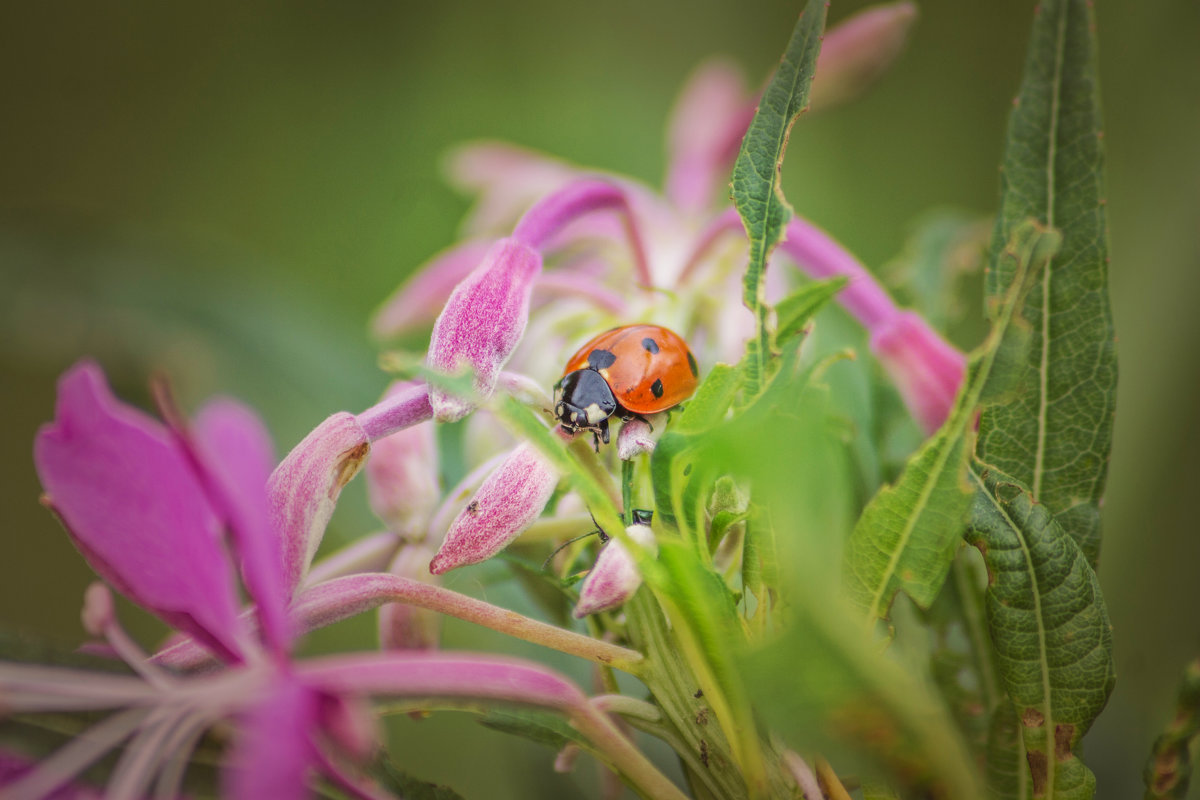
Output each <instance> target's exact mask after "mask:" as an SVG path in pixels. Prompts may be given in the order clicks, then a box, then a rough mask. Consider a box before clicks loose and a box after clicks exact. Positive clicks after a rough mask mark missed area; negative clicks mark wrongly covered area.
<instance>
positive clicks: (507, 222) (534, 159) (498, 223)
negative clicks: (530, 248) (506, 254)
mask: <svg viewBox="0 0 1200 800" xmlns="http://www.w3.org/2000/svg"><path fill="white" fill-rule="evenodd" d="M446 172H447V177H448V178H449V179H450V182H451V183H452V184H453V185H454V186H455V187H456V188H458V189H460V190H461V191H463V192H464V193H467V194H472V195H475V196H476V198H477V200H476V204H475V207H474V208H473V209H471V212H470V214H469V215H468V218H467V221H466V222H465V223H464V224H463V229H464V230H465V231H466V232H467V233H468V234H471V235H480V234H492V235H496V234H499V233H501V232H503V231H506V230H511V229H512V226H513V224H515V223H516V221H517V219H519V218H520V216H521V214H522V213H524V212H525V209H527V208H529V206H531V205H532V204H533V203H535V202H536V201H537V199H538V198H539V197H544V196H545V195H547V194H548V193H550V192H552V191H554V190H555V189H557V188H559V187H560V186H562V185H563V184H565V183H566V182H567V181H569V180H571V178H573V177H575V176H577V175H578V174H579V169H578V168H577V167H575V166H572V165H570V164H567V163H566V162H564V161H560V160H558V159H555V158H550V157H549V156H546V155H543V154H542V153H538V152H535V151H533V150H526V149H524V148H521V147H517V146H515V145H511V144H508V143H507V142H486V141H485V142H473V143H471V144H466V145H463V146H461V147H458V148H456V149H455V150H453V151H452V152H451V153H450V155H449V157H448V158H447V159H446Z"/></svg>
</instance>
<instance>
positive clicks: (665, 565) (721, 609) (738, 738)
mask: <svg viewBox="0 0 1200 800" xmlns="http://www.w3.org/2000/svg"><path fill="white" fill-rule="evenodd" d="M652 567H653V569H652V570H649V571H653V572H661V575H659V576H658V577H657V579H656V580H654V581H653V582H652V585H653V586H654V587H655V596H656V597H657V598H658V600H659V602H660V603H662V605H663V607H664V608H666V609H667V611H668V618H669V619H670V620H671V623H672V625H673V626H674V628H675V630H676V632H677V634H678V636H679V641H680V643H681V644H682V645H683V649H684V652H685V654H686V656H687V660H688V663H689V664H690V665H691V667H692V669H693V671H694V673H695V675H696V678H697V680H698V681H699V682H700V688H701V689H702V690H703V691H704V696H705V697H706V698H707V699H708V702H709V703H710V704H711V705H712V709H713V712H714V713H715V714H716V717H717V719H718V720H719V721H720V724H721V727H722V728H723V729H724V731H725V735H726V737H727V738H728V740H729V742H730V745H731V748H732V750H733V755H734V758H735V759H736V760H737V762H738V764H739V765H740V767H741V768H742V771H743V773H744V775H745V777H746V782H747V783H748V784H749V785H750V786H752V787H753V786H755V785H759V786H765V785H766V773H765V767H764V765H763V761H762V751H761V746H760V744H759V741H758V733H757V728H756V727H755V720H754V713H753V711H752V709H751V707H750V699H749V696H748V695H747V693H746V685H745V681H744V680H743V678H742V675H741V672H740V669H739V667H738V662H737V660H736V659H735V654H736V653H738V652H740V651H742V650H744V649H745V647H746V641H745V636H744V635H743V634H742V631H741V626H740V622H739V620H738V616H737V610H736V608H735V606H734V602H733V596H732V595H731V594H730V593H729V589H728V588H727V587H726V586H725V582H724V581H723V580H721V577H720V576H719V575H717V574H716V573H715V572H713V571H712V570H711V569H709V568H708V566H707V565H706V564H704V563H703V562H702V561H700V559H699V557H698V556H697V555H696V553H695V552H694V551H693V550H692V549H691V548H690V547H688V546H687V545H685V544H684V543H683V542H680V541H678V540H667V541H662V542H660V543H659V553H658V561H657V562H656V563H654V564H653V565H652ZM648 582H650V581H649V580H648ZM664 587H665V588H664Z"/></svg>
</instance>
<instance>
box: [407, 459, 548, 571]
mask: <svg viewBox="0 0 1200 800" xmlns="http://www.w3.org/2000/svg"><path fill="white" fill-rule="evenodd" d="M557 484H558V472H557V471H555V469H554V468H553V467H552V466H551V465H550V463H549V462H548V461H546V459H545V458H543V457H542V455H541V454H540V453H539V452H538V451H537V448H535V447H534V446H533V445H531V444H529V443H528V442H526V443H525V444H522V445H520V446H518V447H517V449H516V450H514V451H513V452H512V453H511V454H510V455H509V456H508V458H506V459H505V460H504V462H503V463H502V464H501V465H500V466H499V467H498V468H497V469H496V471H495V472H493V473H492V474H491V475H489V476H488V478H487V480H485V481H484V482H483V485H482V486H480V487H479V491H478V492H477V493H476V494H475V497H474V498H473V499H472V500H471V502H470V503H468V504H467V507H466V508H464V509H463V510H462V512H461V513H459V515H458V517H457V518H455V520H454V522H453V523H452V524H451V525H450V530H449V531H448V532H447V533H446V541H444V542H443V543H442V546H441V548H440V549H439V550H438V552H437V555H436V556H434V557H433V561H431V562H430V564H429V571H430V572H432V573H433V574H434V575H440V574H441V573H443V572H446V571H448V570H452V569H454V568H455V567H461V566H465V565H467V564H477V563H478V562H480V561H484V560H486V559H488V558H491V557H492V556H494V555H496V553H499V552H500V551H501V550H503V549H504V548H505V547H506V546H507V545H508V543H509V542H511V541H512V540H513V539H515V538H517V537H518V536H520V535H521V533H522V532H523V531H524V530H525V529H526V528H528V527H529V526H530V525H532V524H533V521H534V520H536V519H537V518H538V516H539V515H540V514H541V513H542V509H543V508H545V507H546V502H547V501H548V500H549V499H550V495H551V494H553V493H554V487H555V486H556V485H557Z"/></svg>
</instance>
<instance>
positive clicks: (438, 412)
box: [428, 239, 542, 422]
mask: <svg viewBox="0 0 1200 800" xmlns="http://www.w3.org/2000/svg"><path fill="white" fill-rule="evenodd" d="M541 271H542V256H541V254H540V253H538V252H537V251H536V250H534V249H533V248H532V247H530V246H529V245H526V244H523V243H521V242H519V241H517V240H515V239H501V240H500V241H499V242H497V243H496V244H495V245H493V246H492V249H491V250H489V251H488V254H487V256H486V257H485V258H484V260H483V263H481V264H480V265H479V266H478V267H477V268H476V269H475V270H474V271H473V272H472V273H471V274H470V275H469V276H467V279H466V280H464V281H463V282H462V283H460V284H459V285H458V288H456V289H455V290H454V293H453V294H452V295H451V296H450V300H449V301H448V302H447V303H446V307H445V308H444V309H443V310H442V313H441V316H439V317H438V319H437V322H436V323H435V324H434V326H433V336H432V337H431V339H430V342H429V357H428V363H429V366H431V367H433V368H434V369H437V370H440V371H442V372H446V373H453V372H457V371H458V370H460V369H462V368H463V367H469V368H470V369H472V370H474V371H475V388H476V391H478V392H479V394H480V395H482V396H483V397H488V396H490V395H491V393H492V390H493V389H494V388H495V385H496V377H497V376H498V375H499V374H500V369H501V368H502V367H503V366H504V364H505V362H507V361H508V358H509V356H511V355H512V351H513V350H514V349H515V348H516V346H517V344H518V343H520V341H521V334H523V333H524V332H525V324H526V322H528V320H529V295H530V292H531V290H532V286H533V280H534V278H536V277H537V276H538V274H539V273H540V272H541ZM429 402H430V404H431V405H432V407H433V413H434V416H435V417H436V418H437V419H438V420H439V421H442V422H453V421H454V420H458V419H462V418H463V417H465V416H466V415H467V414H468V413H470V412H471V410H472V408H473V406H472V404H471V403H470V402H469V401H467V400H465V399H463V398H459V397H454V396H452V395H448V394H446V393H445V392H443V391H441V390H439V389H434V388H432V387H431V388H430V390H429Z"/></svg>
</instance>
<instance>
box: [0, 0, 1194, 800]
mask: <svg viewBox="0 0 1200 800" xmlns="http://www.w3.org/2000/svg"><path fill="white" fill-rule="evenodd" d="M800 5H801V4H800V3H799V2H780V1H779V0H769V1H768V0H763V1H762V2H756V3H751V4H742V3H731V2H725V3H719V2H713V1H712V0H696V1H695V2H691V3H669V2H658V3H646V2H642V1H640V0H608V1H607V2H604V3H586V4H585V3H561V2H555V0H533V1H531V2H522V3H512V4H498V3H489V2H483V1H482V0H465V1H464V2H459V3H443V4H419V5H418V4H415V3H403V2H398V3H384V2H349V3H325V2H311V1H310V0H296V1H295V2H291V3H287V4H282V3H257V4H247V3H241V2H232V0H214V2H209V3H205V4H197V5H193V6H184V5H183V4H164V3H156V2H148V1H147V2H140V3H139V2H117V3H104V4H99V3H85V2H73V3H72V2H66V3H28V4H17V3H5V4H3V5H2V6H0V420H2V427H0V431H2V432H0V508H2V509H3V522H2V523H0V628H3V629H5V630H10V631H16V632H20V633H24V634H31V635H36V636H39V637H45V638H48V639H51V640H56V641H59V642H62V643H65V644H68V645H73V644H74V643H75V642H77V641H78V637H79V633H80V632H79V628H78V608H79V605H80V595H81V592H82V590H83V588H84V587H85V585H86V584H87V582H88V580H89V572H88V570H87V569H86V567H85V566H84V565H83V562H82V560H81V559H80V558H79V557H78V556H77V554H76V553H75V552H74V550H73V549H72V548H71V546H70V544H69V543H68V542H67V540H66V537H65V536H64V535H63V534H62V533H61V531H60V530H59V528H58V526H57V525H56V524H55V523H54V522H53V521H52V520H51V518H50V517H49V515H48V514H47V513H45V511H43V510H42V509H41V508H40V507H39V506H38V504H37V496H38V492H39V489H38V485H37V481H36V478H35V476H34V473H33V469H32V466H31V461H30V449H31V441H32V438H33V435H34V432H35V430H36V428H37V426H38V425H39V424H41V423H42V422H44V421H46V420H48V419H49V418H50V417H51V415H52V409H53V385H54V380H55V377H56V375H57V374H58V373H59V372H60V371H61V370H62V369H64V368H65V367H66V366H67V365H69V364H70V363H72V362H73V361H74V360H76V359H77V358H79V357H80V356H81V355H84V354H90V355H93V356H95V357H97V358H99V359H100V360H101V361H102V362H103V364H104V365H105V367H106V368H107V369H108V370H109V372H110V374H111V376H112V378H113V381H114V383H115V384H116V385H117V389H118V392H119V393H121V394H122V395H123V396H125V397H127V398H131V399H133V400H135V401H138V402H145V400H146V392H145V389H144V386H145V383H144V380H145V377H146V376H147V375H148V374H150V373H151V372H152V371H156V370H159V371H165V372H166V373H168V374H169V375H170V376H171V377H172V379H173V380H174V381H175V383H176V386H177V390H178V393H179V394H180V396H181V398H182V399H183V402H184V404H185V405H191V406H194V405H195V404H196V403H197V402H198V401H200V400H201V399H202V398H204V397H205V396H207V395H209V394H212V393H214V392H225V393H231V394H234V395H237V396H240V397H242V398H244V399H245V400H248V401H249V402H251V403H253V404H255V405H256V406H257V407H259V408H260V409H261V410H262V412H263V414H264V416H265V417H266V419H267V421H268V423H269V425H270V426H271V428H272V431H273V433H274V434H275V436H276V440H277V442H278V445H279V447H280V449H281V450H286V449H287V448H288V447H290V446H291V444H292V443H294V442H295V441H297V440H298V439H299V438H301V437H302V436H303V435H304V433H305V432H306V431H307V430H308V429H309V428H311V427H312V426H313V425H314V424H315V423H316V422H318V421H319V420H320V419H322V418H324V416H325V415H327V414H329V413H331V412H333V411H336V410H339V409H352V410H357V409H361V408H364V407H365V406H367V405H368V404H369V403H370V402H372V400H373V399H374V398H375V397H376V396H377V395H378V393H379V391H380V390H381V388H382V387H383V385H384V383H385V378H384V377H383V376H382V375H381V373H379V372H378V370H377V369H376V366H375V357H376V351H375V348H374V346H373V345H372V344H371V342H370V341H369V337H368V335H367V332H366V322H365V321H366V319H367V317H368V315H369V313H370V312H371V311H372V309H373V308H374V307H375V306H376V305H377V304H378V303H379V302H380V301H381V299H382V298H383V297H384V296H385V295H386V294H387V293H388V292H390V291H391V290H392V288H394V286H396V285H397V284H398V282H399V281H400V280H401V279H402V278H403V276H404V275H405V274H406V273H407V272H409V271H410V270H412V269H413V268H414V267H415V266H417V265H418V264H420V263H421V262H422V261H424V260H425V259H426V258H427V257H428V256H429V255H431V254H432V253H434V252H435V251H437V250H439V249H441V248H443V247H445V246H447V245H448V244H450V243H451V242H452V241H453V240H454V238H455V232H456V228H457V225H458V223H459V221H460V219H461V217H462V215H463V213H464V212H465V210H466V209H467V203H466V201H465V200H464V199H463V198H461V197H459V196H457V195H456V194H455V193H454V192H453V191H452V190H450V189H449V188H447V187H446V185H445V184H444V183H443V182H442V180H441V174H440V163H441V162H440V159H441V157H442V156H443V154H444V153H445V152H446V150H447V149H448V148H449V147H450V146H451V145H454V144H455V143H459V142H462V141H465V140H471V139H480V138H497V139H505V140H509V141H512V142H515V143H518V144H521V145H525V146H528V147H531V148H537V149H542V150H545V151H548V152H550V153H553V154H556V155H558V156H560V157H563V158H566V159H569V160H571V161H575V162H578V163H581V164H585V165H590V166H594V167H599V168H603V169H608V170H614V171H620V172H625V173H628V174H630V175H633V176H635V177H637V178H640V179H643V180H645V181H647V182H650V183H653V184H656V183H658V181H659V180H660V177H661V175H662V173H663V170H664V158H663V146H662V145H663V136H664V124H665V121H666V119H667V114H668V112H669V110H670V108H671V105H672V101H673V98H674V96H675V93H676V91H677V89H678V88H679V86H680V85H681V84H682V82H683V80H684V79H685V77H686V76H687V74H688V73H689V71H690V70H691V69H693V68H694V67H695V66H696V65H697V64H699V63H700V62H702V61H703V60H705V59H706V58H709V57H711V56H714V55H725V56H727V57H729V58H731V59H733V60H734V61H735V62H737V63H739V64H740V65H742V67H743V68H744V69H745V71H746V74H747V76H748V81H749V82H750V84H752V85H755V84H758V83H759V82H760V81H761V80H763V79H764V78H765V77H766V76H767V74H768V73H769V72H770V70H771V69H772V67H773V65H774V63H775V62H776V60H777V58H778V56H779V53H780V52H781V51H782V48H783V46H784V44H785V42H786V39H787V36H788V33H789V32H790V29H791V26H792V24H793V22H794V20H795V16H796V14H797V13H798V11H799V7H800ZM863 5H865V4H864V3H862V2H858V1H857V0H854V1H851V0H835V2H834V3H833V5H832V7H831V9H830V16H831V20H834V21H836V20H838V19H841V18H843V17H845V16H846V15H848V14H849V13H851V12H852V11H854V10H856V9H858V8H861V7H862V6H863ZM1032 5H1033V4H1032V2H1019V3H961V2H957V0H926V1H925V2H922V3H921V4H920V7H921V18H920V20H919V21H918V23H917V26H916V28H915V29H914V32H913V37H912V41H911V43H910V46H909V48H908V50H907V51H906V53H905V54H904V55H903V56H902V57H901V59H900V60H899V61H898V63H897V64H896V66H895V68H894V69H893V71H892V72H891V73H890V74H889V75H888V76H887V77H886V78H885V79H884V80H883V81H881V82H880V83H879V84H878V85H877V86H876V87H875V88H874V89H873V90H872V91H871V92H870V93H869V94H868V95H867V96H865V97H864V98H862V99H861V100H859V101H858V102H856V103H855V104H853V105H850V106H845V107H842V108H838V109H836V110H831V111H829V112H827V113H823V114H813V115H811V116H807V117H805V118H803V119H802V120H801V122H800V123H799V124H798V125H797V127H796V128H795V130H794V132H793V136H792V144H791V148H790V151H789V158H788V161H787V165H786V169H785V187H786V190H787V194H788V197H789V199H790V200H791V201H792V203H793V204H794V205H795V207H796V208H797V209H798V210H799V211H800V212H802V213H804V214H806V215H807V216H809V217H810V218H812V219H813V220H815V221H816V222H818V223H819V224H821V225H822V226H824V227H826V228H827V229H828V230H830V231H831V232H833V233H834V234H835V235H836V236H838V237H839V238H840V239H841V240H842V241H843V242H844V243H846V244H847V245H848V246H849V247H851V248H852V249H853V250H854V251H856V252H857V253H858V254H859V255H860V256H861V257H862V258H863V260H864V261H865V262H866V263H867V264H869V265H871V266H873V267H880V266H882V265H885V264H887V263H888V262H889V261H890V260H891V259H892V258H893V257H895V255H896V254H897V253H898V252H899V251H900V250H901V248H902V246H903V243H904V241H905V239H906V237H907V236H908V235H909V233H910V232H911V230H912V224H913V221H914V220H915V219H917V218H918V217H919V216H920V215H922V214H923V213H926V212H928V211H930V210H931V209H937V208H955V209H963V210H965V211H968V212H972V213H977V214H980V215H986V214H988V213H990V212H991V211H992V210H993V209H994V208H995V205H996V200H997V164H998V162H999V159H1000V154H1001V152H1002V140H1003V132H1004V125H1005V119H1006V114H1007V112H1008V109H1009V108H1010V105H1011V99H1012V96H1013V94H1014V92H1015V91H1016V88H1017V85H1018V81H1019V76H1020V68H1021V64H1022V58H1023V51H1024V46H1025V39H1026V36H1027V33H1028V27H1029V20H1030V15H1031V13H1032ZM1097 17H1098V21H1099V27H1100V39H1101V61H1100V71H1101V85H1102V90H1103V102H1104V107H1105V112H1106V116H1107V122H1106V141H1107V144H1108V155H1109V162H1108V189H1109V202H1108V210H1109V221H1110V226H1111V244H1112V254H1111V255H1112V259H1111V285H1112V292H1113V297H1112V302H1113V307H1114V313H1115V317H1116V324H1117V329H1118V334H1119V353H1120V369H1121V388H1120V395H1119V401H1118V415H1117V428H1116V442H1115V447H1114V451H1113V461H1112V467H1111V476H1110V484H1109V486H1110V488H1109V492H1108V497H1107V501H1106V506H1105V526H1106V538H1105V542H1104V552H1103V556H1102V563H1101V571H1100V576H1101V580H1102V583H1103V586H1104V591H1105V594H1106V598H1107V601H1108V607H1109V612H1110V614H1111V616H1112V621H1113V624H1114V626H1115V642H1116V648H1117V650H1116V655H1117V665H1118V684H1117V688H1116V692H1115V694H1114V695H1113V698H1112V701H1111V702H1110V704H1109V707H1108V709H1107V711H1106V712H1105V713H1104V715H1102V716H1101V718H1100V720H1099V722H1098V723H1097V724H1096V726H1095V728H1094V729H1093V732H1092V733H1091V734H1090V735H1089V737H1088V738H1087V740H1086V745H1085V747H1086V751H1085V754H1086V757H1087V760H1088V761H1089V763H1090V764H1091V765H1092V766H1093V768H1094V769H1095V771H1096V773H1097V776H1098V778H1099V785H1100V792H1099V797H1101V798H1127V797H1131V796H1135V794H1137V793H1138V786H1139V777H1138V775H1139V772H1140V769H1141V766H1142V762H1143V760H1144V758H1145V754H1146V752H1147V748H1148V746H1149V744H1150V742H1151V740H1152V739H1153V736H1154V735H1155V732H1156V730H1158V729H1159V728H1160V727H1161V725H1162V724H1164V722H1165V721H1166V720H1167V718H1168V715H1169V709H1170V703H1171V700H1172V698H1173V694H1174V688H1175V685H1176V680H1177V676H1178V674H1179V672H1180V669H1181V668H1182V665H1183V663H1184V662H1185V660H1186V659H1188V658H1189V657H1192V656H1194V655H1196V654H1197V653H1198V652H1200V530H1198V527H1200V526H1197V524H1196V522H1195V517H1196V511H1195V509H1196V503H1195V496H1196V491H1197V490H1196V487H1197V486H1198V485H1200V456H1198V455H1197V454H1198V453H1200V414H1198V413H1197V412H1198V411H1200V402H1198V398H1200V369H1198V368H1197V367H1198V363H1200V355H1198V353H1200V350H1198V348H1197V344H1198V343H1200V314H1197V313H1196V312H1195V307H1196V303H1197V298H1198V297H1200V233H1198V230H1200V5H1197V4H1196V3H1195V2H1190V1H1189V0H1147V1H1146V2H1140V3H1132V2H1115V1H1114V0H1101V2H1098V3H1097ZM959 335H960V336H962V337H963V338H961V339H960V341H959V342H958V343H959V344H960V345H962V346H964V347H969V346H971V345H973V344H974V342H973V341H971V340H970V336H969V334H966V333H961V334H959ZM344 497H345V499H344V501H343V503H342V508H340V509H339V513H338V517H337V518H336V520H335V523H334V527H333V530H332V531H331V532H330V534H329V537H328V538H329V541H331V542H333V543H335V544H338V543H345V542H348V541H350V540H352V539H353V538H354V537H355V536H357V535H359V534H361V533H363V532H365V531H368V530H370V529H372V527H373V526H374V525H375V524H376V523H374V522H373V521H372V518H371V516H370V514H369V512H368V511H367V510H366V506H365V502H364V501H363V496H362V492H361V486H359V487H357V488H352V489H351V491H349V492H348V494H347V495H345V496H344ZM455 581H457V582H455ZM451 585H452V586H454V587H455V588H458V589H461V590H466V591H472V590H475V591H477V592H483V593H486V594H487V595H488V596H489V598H491V599H497V600H499V601H500V602H509V601H512V602H516V599H515V597H516V595H515V592H511V587H505V586H504V585H498V586H487V587H483V586H482V584H481V583H480V578H479V576H478V574H476V575H474V576H466V577H459V578H455V580H454V581H452V582H451ZM510 592H511V595H512V596H510V594H509V593H510ZM126 617H127V618H128V619H129V621H130V623H131V625H132V626H133V627H134V628H135V630H137V631H138V632H140V633H142V634H143V635H146V636H153V635H155V634H156V633H157V629H156V628H155V627H154V625H153V624H152V623H150V622H148V621H147V620H145V619H144V618H142V617H140V616H139V615H137V614H136V613H133V612H130V613H127V614H126ZM371 636H372V624H371V622H370V620H359V621H355V622H351V623H347V624H344V625H343V626H341V627H340V628H338V629H337V630H335V631H332V632H326V633H325V634H323V635H322V636H318V637H316V639H315V640H314V642H313V643H312V644H311V645H310V646H311V647H313V648H318V649H320V648H328V647H334V646H338V645H339V644H340V643H341V642H342V641H358V642H362V641H369V640H370V637H371ZM447 636H448V641H449V644H450V645H451V646H469V647H476V648H486V649H494V650H497V651H505V652H514V653H521V654H525V655H531V656H535V657H539V658H545V655H544V653H543V652H539V651H534V650H532V649H525V648H523V647H522V646H520V645H518V644H514V643H511V642H507V641H505V640H503V639H502V638H501V637H498V636H491V635H489V634H488V633H486V632H480V631H478V630H474V629H469V628H467V627H466V626H456V625H451V626H450V627H449V629H448V634H447ZM548 660H549V661H550V662H551V663H554V664H555V665H556V666H559V667H560V668H563V669H567V670H574V671H575V674H577V675H579V676H580V677H581V679H583V678H585V677H586V673H580V672H579V669H578V665H572V664H569V663H566V662H562V661H560V660H556V659H554V658H549V659H548ZM391 731H392V734H393V737H394V738H393V741H394V752H395V755H396V758H397V761H398V762H399V763H400V765H401V766H404V767H407V768H409V769H412V770H413V771H414V772H415V773H416V774H417V775H419V776H421V777H424V778H426V779H429V780H437V781H442V782H445V783H448V784H450V785H451V786H453V787H454V788H456V789H458V790H459V791H461V792H463V793H464V794H465V795H466V796H467V797H476V798H478V797H488V798H499V797H504V796H512V797H527V798H528V797H547V798H549V797H564V796H583V795H587V794H589V793H592V792H593V791H594V789H593V786H592V783H593V780H594V773H593V772H592V771H591V770H590V769H589V768H587V767H583V768H581V769H580V770H578V771H577V772H576V773H575V774H573V775H569V776H559V775H554V774H552V773H551V772H550V770H549V766H550V760H551V758H552V753H550V751H548V750H544V749H541V748H539V747H538V746H536V745H533V744H527V743H525V742H523V741H518V740H514V739H510V738H507V737H504V736H502V735H501V734H498V733H494V732H491V731H487V730H484V729H482V728H480V727H479V726H478V725H476V724H475V723H474V722H472V721H471V720H469V719H466V718H464V717H452V716H450V715H439V716H437V717H434V718H431V719H427V720H424V721H421V722H416V721H412V720H408V719H407V718H403V719H401V720H399V721H396V722H395V723H394V724H393V725H392V728H391ZM504 792H507V794H504ZM1191 796H1193V797H1200V792H1198V791H1196V790H1195V789H1194V790H1193V792H1192V794H1191Z"/></svg>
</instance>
